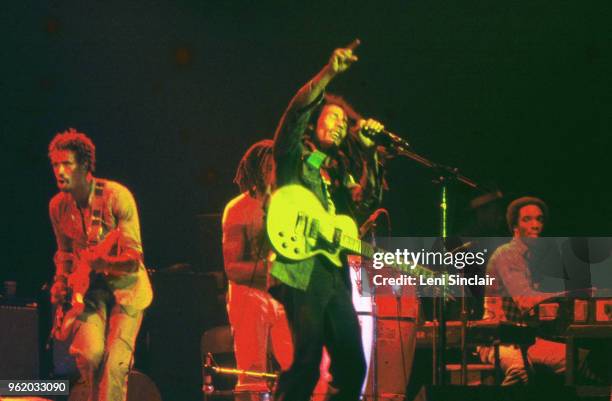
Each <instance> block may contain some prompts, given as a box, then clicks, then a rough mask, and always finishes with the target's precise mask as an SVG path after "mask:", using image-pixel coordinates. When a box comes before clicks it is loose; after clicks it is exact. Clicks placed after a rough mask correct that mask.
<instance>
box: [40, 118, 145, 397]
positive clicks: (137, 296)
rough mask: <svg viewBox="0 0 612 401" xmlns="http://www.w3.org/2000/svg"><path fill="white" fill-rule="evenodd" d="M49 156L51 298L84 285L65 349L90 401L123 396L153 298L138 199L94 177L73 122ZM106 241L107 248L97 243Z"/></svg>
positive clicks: (89, 152)
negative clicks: (52, 185)
mask: <svg viewBox="0 0 612 401" xmlns="http://www.w3.org/2000/svg"><path fill="white" fill-rule="evenodd" d="M49 158H50V159H51V166H52V167H53V173H54V175H55V179H56V182H57V187H58V189H59V191H60V192H59V193H58V194H57V195H55V196H54V197H53V198H52V199H51V202H50V203H49V214H50V218H51V223H52V226H53V231H54V233H55V238H56V240H57V252H56V253H55V257H54V262H55V267H56V273H55V278H54V284H53V287H52V288H51V298H52V302H53V303H61V302H62V301H63V300H64V298H65V297H66V295H67V289H69V288H70V287H71V288H73V289H74V288H77V287H83V288H84V289H86V290H87V291H86V292H85V294H84V298H83V299H82V303H83V304H84V307H83V311H82V313H81V314H80V315H79V316H78V318H77V320H76V321H75V323H74V325H73V326H71V328H72V333H73V335H74V337H73V339H72V343H71V346H70V353H71V354H72V355H74V356H75V359H76V363H77V366H78V368H79V371H80V372H81V377H82V379H83V380H84V383H85V385H86V386H87V387H88V389H89V397H88V399H89V400H91V401H111V400H112V401H119V400H125V399H126V396H127V379H128V373H129V370H130V368H131V366H132V362H133V355H134V344H135V342H136V337H137V336H138V331H139V329H140V324H141V322H142V316H143V311H144V309H145V308H146V307H147V306H148V305H149V304H150V303H151V299H152V296H153V292H152V290H151V284H150V282H149V278H148V276H147V272H146V269H145V267H144V264H143V255H142V245H141V240H140V223H139V219H138V209H137V208H136V202H135V201H134V197H133V196H132V194H131V193H130V191H129V190H128V189H127V188H126V187H124V186H123V185H121V184H119V183H117V182H114V181H110V180H105V179H101V178H98V177H94V176H93V172H94V171H95V166H96V153H95V146H94V144H93V142H92V141H91V139H89V137H87V136H86V135H85V134H82V133H80V132H77V131H76V130H75V129H72V128H71V129H69V130H68V131H66V132H63V133H59V134H57V135H56V136H55V137H54V138H53V140H52V141H51V143H50V144H49ZM111 239H113V240H112V241H110V240H111ZM109 241H110V242H109ZM103 242H104V243H106V247H108V248H109V249H110V250H111V251H110V252H103V251H102V249H103V248H105V247H96V246H95V245H96V244H98V243H103ZM109 243H110V244H112V246H110V247H109ZM83 264H86V265H87V266H88V269H91V273H89V270H88V269H85V270H82V268H81V267H82V266H83ZM75 270H76V271H75ZM78 271H84V272H85V273H87V274H83V275H79V274H78ZM73 273H74V274H73ZM87 281H89V283H88V284H89V285H88V286H87ZM83 283H85V285H83ZM73 295H75V294H74V293H73ZM73 298H74V296H73ZM77 298H78V297H77ZM77 301H78V300H77ZM79 302H80V301H79ZM59 308H61V306H58V309H59ZM75 310H76V311H79V310H80V309H75Z"/></svg>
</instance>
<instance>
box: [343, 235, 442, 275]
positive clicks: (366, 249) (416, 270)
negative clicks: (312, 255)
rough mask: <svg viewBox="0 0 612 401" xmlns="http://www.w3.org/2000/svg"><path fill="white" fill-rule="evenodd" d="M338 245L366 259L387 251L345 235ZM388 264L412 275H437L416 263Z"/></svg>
mask: <svg viewBox="0 0 612 401" xmlns="http://www.w3.org/2000/svg"><path fill="white" fill-rule="evenodd" d="M340 246H342V247H343V248H344V249H346V250H347V251H348V252H349V253H354V254H357V255H360V256H363V257H365V258H367V259H373V258H374V254H376V253H387V251H385V250H384V249H382V248H378V247H376V246H374V245H372V244H370V243H368V242H366V241H363V240H360V239H357V238H352V237H349V236H346V235H343V236H342V238H341V240H340ZM390 266H391V267H392V268H393V269H395V270H399V271H402V272H406V273H410V274H412V275H419V276H424V277H436V276H438V274H437V273H436V272H434V271H433V270H431V269H429V268H427V267H425V266H421V265H417V264H412V265H410V266H406V265H401V264H397V263H393V264H391V265H390Z"/></svg>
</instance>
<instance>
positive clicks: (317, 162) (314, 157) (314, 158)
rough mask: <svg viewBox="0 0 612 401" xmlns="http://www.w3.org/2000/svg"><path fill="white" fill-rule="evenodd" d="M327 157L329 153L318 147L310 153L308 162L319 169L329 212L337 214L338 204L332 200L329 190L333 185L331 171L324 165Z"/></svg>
mask: <svg viewBox="0 0 612 401" xmlns="http://www.w3.org/2000/svg"><path fill="white" fill-rule="evenodd" d="M326 159H327V155H326V154H325V153H323V152H321V151H320V150H318V149H315V150H314V151H313V152H312V153H311V154H310V156H308V159H306V163H308V164H310V165H311V166H312V167H314V168H315V169H318V170H319V174H320V175H321V181H323V194H324V195H325V203H326V205H327V208H328V212H330V213H331V214H335V213H336V205H335V204H334V201H333V200H332V197H331V194H330V191H329V187H330V185H331V177H330V176H329V173H328V172H327V170H326V169H325V167H324V165H323V163H324V162H325V160H326Z"/></svg>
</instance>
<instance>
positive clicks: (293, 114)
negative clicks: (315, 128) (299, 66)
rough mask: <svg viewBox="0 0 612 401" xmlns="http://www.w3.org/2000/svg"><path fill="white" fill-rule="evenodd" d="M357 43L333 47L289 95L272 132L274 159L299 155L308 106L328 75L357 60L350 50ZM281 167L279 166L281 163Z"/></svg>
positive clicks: (321, 90) (319, 95) (319, 94)
mask: <svg viewBox="0 0 612 401" xmlns="http://www.w3.org/2000/svg"><path fill="white" fill-rule="evenodd" d="M358 45H359V40H355V41H354V42H353V43H351V44H350V45H349V46H347V47H346V48H341V49H336V50H334V52H333V53H332V55H331V57H330V59H329V61H328V63H327V64H326V65H325V66H324V67H323V68H322V69H321V70H320V71H319V72H318V73H317V74H316V75H315V76H314V77H313V78H312V79H311V80H310V81H308V82H307V83H306V84H305V85H304V86H302V88H300V90H299V91H298V92H297V94H296V95H295V96H294V97H293V99H292V100H291V102H290V103H289V107H287V110H286V111H285V113H284V114H283V117H282V118H281V120H280V122H279V125H278V127H277V129H276V134H275V136H274V157H275V159H276V160H277V161H279V160H282V159H284V158H286V157H291V156H293V158H295V157H299V151H300V146H301V141H302V135H303V134H304V131H305V130H306V126H307V124H308V120H309V119H310V113H311V112H312V109H313V108H314V107H315V106H316V105H317V104H318V103H319V101H320V100H321V99H322V95H323V93H324V91H325V88H326V87H327V85H328V84H329V83H330V82H331V81H332V79H334V78H335V77H336V75H338V74H340V73H342V72H344V71H346V70H347V69H348V68H349V67H350V66H351V64H353V63H354V62H355V61H357V56H355V55H354V54H353V50H355V48H356V47H357V46H358ZM281 168H283V166H282V165H281ZM281 176H282V174H281ZM280 184H281V185H282V184H283V183H282V182H281V183H280Z"/></svg>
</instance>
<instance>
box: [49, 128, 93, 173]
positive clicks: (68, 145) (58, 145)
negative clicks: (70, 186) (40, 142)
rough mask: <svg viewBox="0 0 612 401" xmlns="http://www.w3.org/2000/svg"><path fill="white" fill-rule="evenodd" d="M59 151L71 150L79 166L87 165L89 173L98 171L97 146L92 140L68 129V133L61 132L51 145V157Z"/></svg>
mask: <svg viewBox="0 0 612 401" xmlns="http://www.w3.org/2000/svg"><path fill="white" fill-rule="evenodd" d="M57 150H71V151H73V152H74V154H75V157H76V160H77V162H78V163H79V164H85V165H87V170H88V171H89V172H92V173H93V172H94V171H95V170H96V146H95V145H94V144H93V142H92V141H91V139H90V138H89V137H88V136H87V135H85V134H83V133H81V132H78V131H77V130H75V129H74V128H68V130H67V131H64V132H59V133H57V134H56V135H55V137H54V138H53V140H51V143H50V144H49V157H51V153H53V152H54V151H57Z"/></svg>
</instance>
